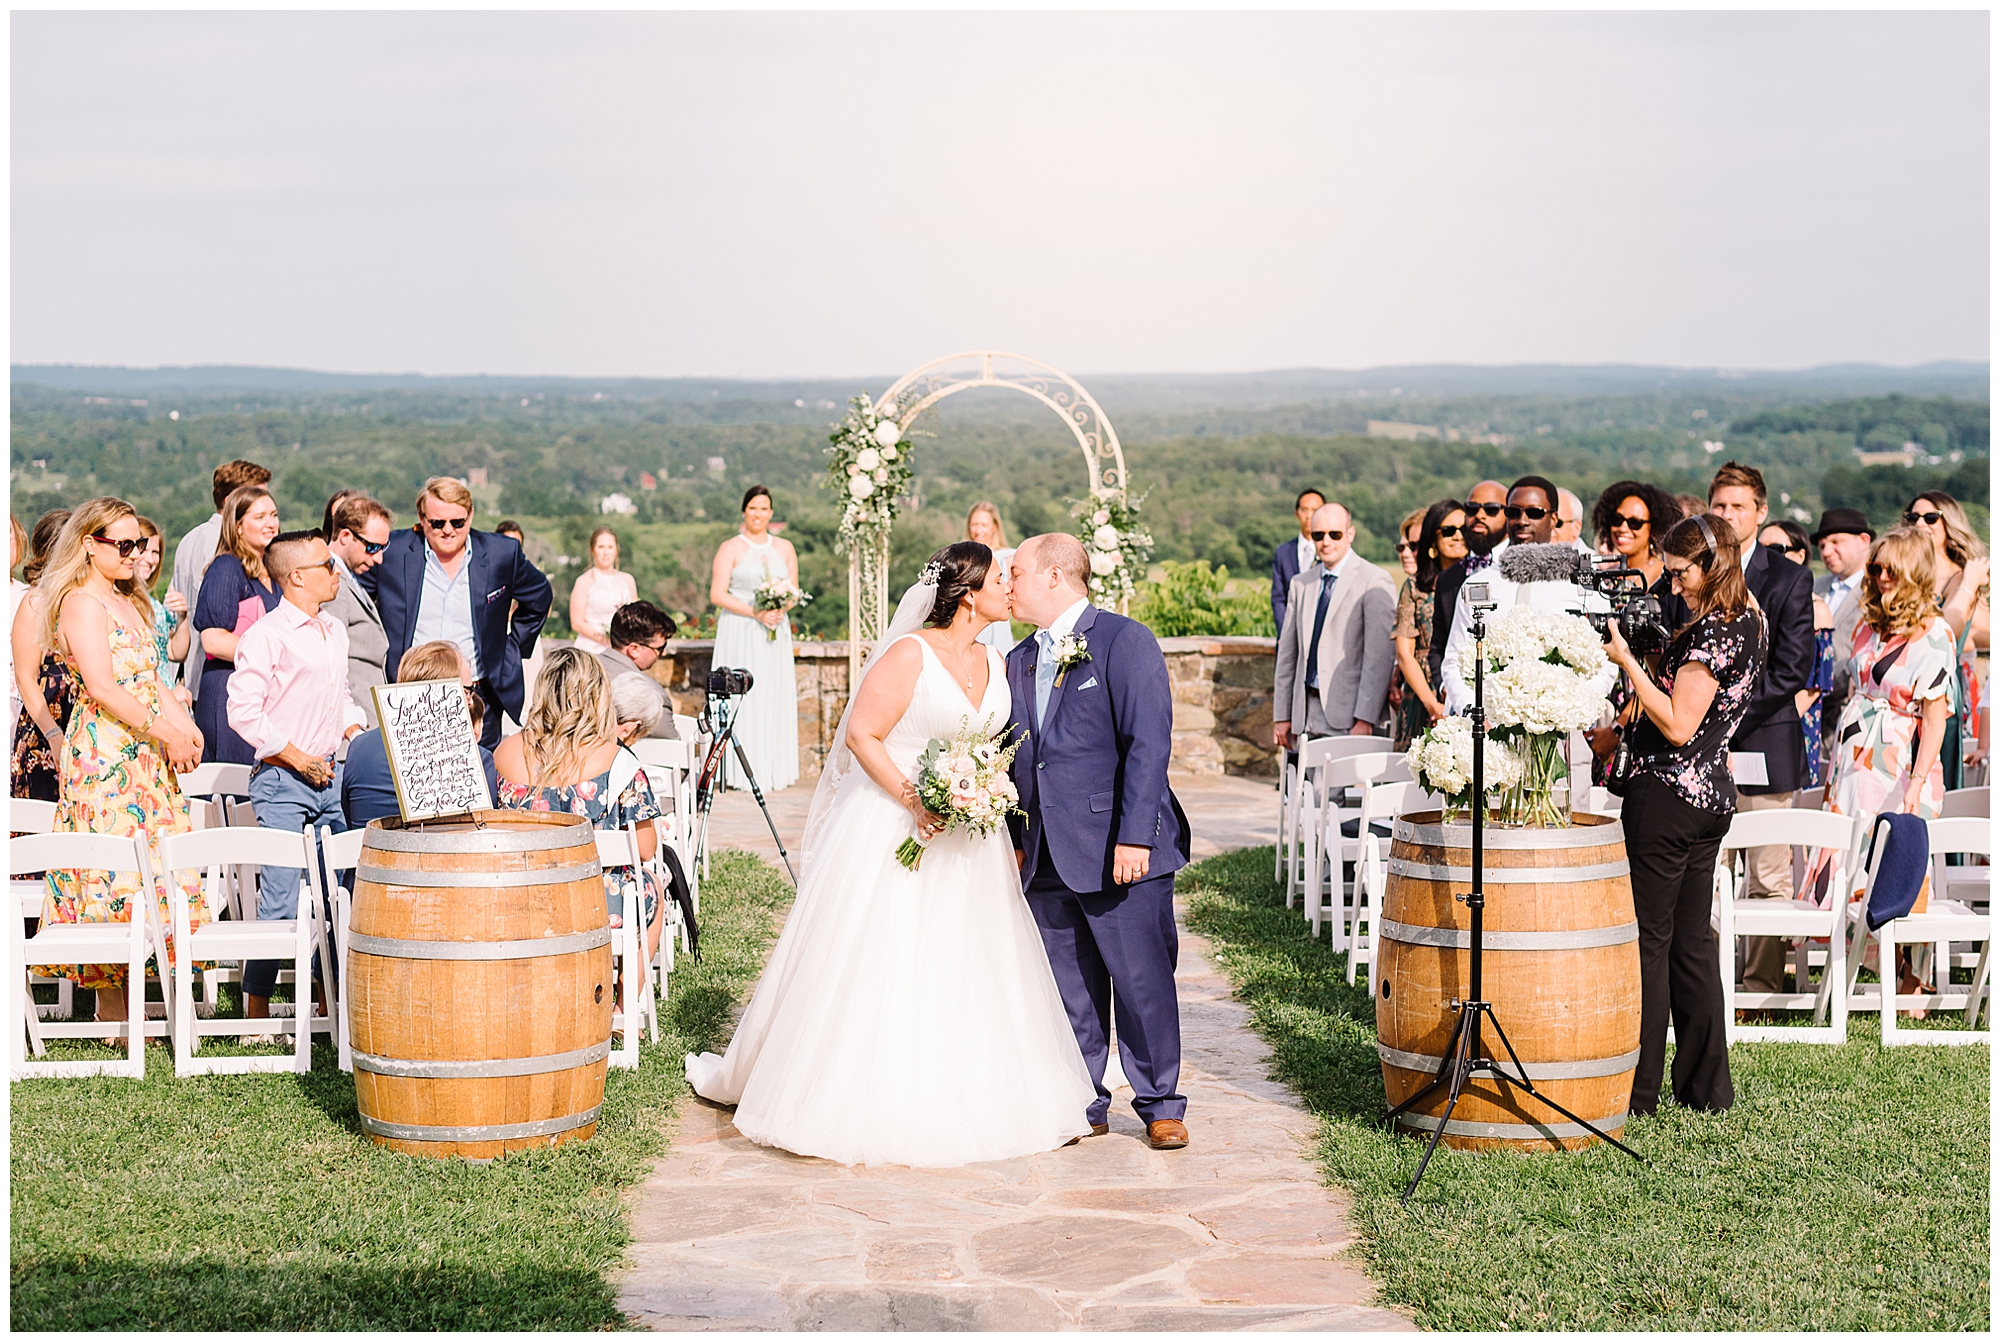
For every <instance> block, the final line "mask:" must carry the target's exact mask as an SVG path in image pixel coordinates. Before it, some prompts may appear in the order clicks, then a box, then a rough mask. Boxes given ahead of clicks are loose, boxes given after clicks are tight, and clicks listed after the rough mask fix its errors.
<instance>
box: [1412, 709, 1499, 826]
mask: <svg viewBox="0 0 2000 1342" xmlns="http://www.w3.org/2000/svg"><path fill="white" fill-rule="evenodd" d="M1408 759H1409V761H1410V777H1412V778H1414V779H1416V780H1417V783H1418V784H1419V785H1420V786H1421V787H1422V788H1423V789H1424V791H1426V792H1435V793H1437V794H1438V795H1439V796H1440V797H1443V798H1444V806H1445V818H1446V819H1447V820H1453V819H1457V818H1458V817H1460V816H1463V815H1464V814H1465V813H1466V812H1468V811H1469V810H1471V809H1472V720H1471V719H1470V718H1443V719H1440V720H1439V721H1437V722H1435V723H1432V724H1431V727H1430V730H1428V731H1426V732H1425V733H1424V734H1423V735H1422V736H1419V737H1418V738H1417V739H1416V740H1414V741H1412V742H1410V752H1409V756H1408ZM1485 782H1486V790H1487V792H1488V794H1489V795H1492V794H1497V793H1502V792H1506V791H1509V790H1511V789H1513V788H1515V787H1518V786H1519V785H1520V782H1521V756H1520V753H1519V752H1518V751H1516V750H1515V749H1514V748H1513V747H1512V746H1510V745H1507V744H1506V743H1505V742H1499V741H1491V740H1489V741H1488V742H1487V743H1486V779H1485Z"/></svg>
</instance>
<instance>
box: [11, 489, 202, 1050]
mask: <svg viewBox="0 0 2000 1342" xmlns="http://www.w3.org/2000/svg"><path fill="white" fill-rule="evenodd" d="M145 544H146V540H145V537H144V535H143V534H141V531H140V528H139V519H138V516H137V515H136V514H135V513H134V512H133V511H132V506H131V505H130V504H128V503H126V502H125V501H124V500H122V499H92V500H90V501H89V502H88V503H85V504H84V505H82V506H81V507H79V508H78V509H77V510H76V511H75V512H74V513H72V514H71V515H70V519H69V521H68V523H67V524H65V525H64V527H63V532H62V537H61V539H59V540H58V541H57V542H56V545H55V549H54V554H53V557H52V558H51V560H50V562H49V566H48V568H47V569H46V570H44V571H43V573H42V578H41V592H42V604H41V620H42V623H41V641H42V645H43V646H44V647H47V648H49V649H51V650H53V651H54V652H55V653H56V654H57V655H58V656H60V657H61V658H62V659H63V661H64V662H65V664H66V665H67V666H68V668H69V671H70V674H71V676H72V677H73V678H74V679H75V681H76V683H77V685H78V686H79V689H78V692H77V697H76V707H75V708H74V709H73V710H72V711H71V713H70V718H69V723H68V730H67V733H66V735H65V738H64V740H63V742H62V749H61V752H60V771H61V791H62V796H61V800H60V801H59V802H58V803H57V804H56V823H55V827H56V829H57V830H60V831H69V832H77V833H86V834H113V835H118V836H121V837H124V836H130V835H132V834H136V833H140V832H142V831H143V832H144V833H145V834H146V836H147V839H148V842H150V843H151V844H153V845H154V848H153V866H154V869H155V870H160V869H161V868H160V854H159V848H158V844H159V841H160V840H161V839H162V838H164V837H166V836H167V835H170V834H180V833H183V832H185V831H186V830H187V829H188V828H189V823H188V806H187V798H186V797H184V796H182V795H181V790H180V785H179V784H178V783H177V782H175V780H174V773H175V771H177V770H187V769H192V768H193V767H194V766H195V765H196V764H198V763H200V761H201V746H202V738H201V732H200V731H199V730H198V729H197V728H196V727H195V724H194V721H193V719H191V718H190V717H189V716H188V714H187V711H186V710H185V709H183V708H182V707H181V705H180V701H179V700H177V699H176V698H175V697H174V696H173V695H172V694H170V693H168V692H167V687H166V685H165V684H164V683H163V682H162V680H161V678H160V657H159V648H158V645H157V644H156V643H155V641H154V638H153V617H152V611H151V610H145V611H143V612H142V611H141V609H140V606H139V604H138V602H137V600H135V598H134V594H133V593H134V584H133V569H134V567H135V563H136V560H137V558H138V552H139V551H140V550H142V549H144V548H145ZM47 880H48V893H47V895H46V897H45V898H44V900H43V905H42V919H43V921H44V922H57V923H82V922H120V923H122V922H129V921H130V920H131V919H132V917H133V916H134V906H135V903H136V900H137V899H138V898H139V878H138V877H137V876H125V877H121V878H118V879H116V880H113V879H109V878H108V877H106V876H102V875H100V876H96V877H94V878H91V879H85V878H84V876H83V874H82V873H79V872H73V871H72V872H52V873H50V874H49V876H48V878H47ZM186 889H187V894H188V903H189V906H190V908H191V910H193V916H194V919H195V922H196V923H197V924H199V923H201V922H205V921H206V920H207V919H206V914H205V911H204V905H203V903H202V895H201V887H200V884H199V882H196V881H189V882H187V883H186ZM155 893H156V898H158V914H159V917H160V920H161V925H162V926H169V925H171V924H170V922H169V920H168V916H167V904H166V900H165V898H164V887H162V888H161V889H160V890H158V891H156V892H155ZM43 972H56V973H61V974H63V975H65V976H67V977H71V978H74V979H75V980H76V981H77V983H78V984H79V985H80V986H82V987H85V988H90V989H93V990H94V991H95V992H96V994H97V1019H99V1020H100V1021H116V1020H122V1019H124V1018H125V970H124V967H123V966H120V965H66V966H62V967H60V968H58V969H56V970H53V971H48V970H45V971H43ZM106 1042H116V1041H106Z"/></svg>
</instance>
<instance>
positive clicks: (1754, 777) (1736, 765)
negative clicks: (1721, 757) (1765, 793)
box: [1729, 750, 1771, 787]
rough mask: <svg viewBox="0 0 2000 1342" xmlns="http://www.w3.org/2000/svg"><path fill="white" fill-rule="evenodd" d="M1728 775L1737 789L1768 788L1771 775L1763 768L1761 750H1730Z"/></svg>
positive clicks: (1762, 753)
mask: <svg viewBox="0 0 2000 1342" xmlns="http://www.w3.org/2000/svg"><path fill="white" fill-rule="evenodd" d="M1729 774H1730V777H1732V778H1734V779H1735V780H1736V786H1738V787H1745V786H1748V787H1769V786H1770V785H1771V775H1770V774H1769V773H1768V772H1766V771H1765V768H1764V752H1763V751H1761V750H1732V751H1730V752H1729Z"/></svg>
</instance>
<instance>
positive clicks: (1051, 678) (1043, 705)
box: [1035, 629, 1056, 731]
mask: <svg viewBox="0 0 2000 1342" xmlns="http://www.w3.org/2000/svg"><path fill="white" fill-rule="evenodd" d="M1035 638H1036V640H1037V641H1038V642H1039V643H1040V645H1041V650H1040V651H1039V652H1037V653H1036V654H1035V730H1036V731H1040V730H1041V729H1042V717H1043V715H1045V714H1046V713H1047V712H1048V711H1049V691H1050V690H1052V689H1054V688H1055V683H1056V658H1055V653H1054V651H1053V648H1054V646H1055V636H1054V635H1053V634H1051V633H1049V631H1048V630H1046V629H1043V630H1039V631H1037V632H1036V634H1035Z"/></svg>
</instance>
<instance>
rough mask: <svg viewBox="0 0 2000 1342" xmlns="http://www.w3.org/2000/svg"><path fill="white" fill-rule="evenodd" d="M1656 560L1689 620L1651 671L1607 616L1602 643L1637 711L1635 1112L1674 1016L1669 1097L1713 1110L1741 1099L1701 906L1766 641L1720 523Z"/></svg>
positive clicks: (1632, 848)
mask: <svg viewBox="0 0 2000 1342" xmlns="http://www.w3.org/2000/svg"><path fill="white" fill-rule="evenodd" d="M1660 558H1661V562H1662V563H1663V564H1664V565H1665V567H1666V573H1667V577H1668V578H1669V579H1670V580H1671V582H1672V584H1673V590H1674V591H1675V592H1676V593H1677V594H1678V595H1679V596H1680V598H1681V599H1682V600H1683V601H1685V602H1686V603H1687V606H1688V610H1689V612H1690V614H1691V615H1692V617H1693V618H1692V619H1691V620H1690V621H1689V623H1688V624H1687V625H1686V626H1684V627H1683V628H1682V629H1681V630H1680V632H1679V633H1677V634H1675V635H1674V638H1673V641H1672V642H1670V643H1669V644H1668V645H1667V647H1666V650H1665V651H1664V652H1662V653H1661V654H1660V658H1659V665H1658V668H1657V678H1656V676H1654V675H1648V674H1647V672H1646V669H1645V668H1644V667H1643V666H1641V665H1640V663H1639V659H1638V658H1637V657H1635V656H1634V655H1633V653H1632V649H1631V647H1630V646H1629V645H1628V644H1627V643H1626V642H1625V639H1624V637H1623V636H1622V635H1621V634H1619V632H1618V627H1617V625H1616V624H1615V623H1614V624H1612V625H1611V627H1610V638H1611V646H1610V648H1609V649H1608V651H1609V653H1610V655H1611V660H1612V661H1613V662H1615V663H1617V664H1618V666H1619V668H1620V669H1621V670H1623V671H1624V672H1625V675H1626V678H1627V679H1628V680H1629V682H1630V683H1631V686H1632V697H1633V698H1634V699H1635V700H1636V701H1637V702H1638V705H1639V709H1640V712H1641V713H1642V714H1643V716H1641V717H1640V718H1639V719H1638V721H1637V722H1636V723H1634V725H1633V728H1632V735H1631V738H1630V748H1631V755H1632V774H1631V778H1630V781H1629V782H1628V784H1627V786H1626V790H1625V807H1624V812H1623V820H1624V826H1625V856H1626V860H1627V861H1628V862H1630V864H1631V867H1632V902H1633V904H1634V906H1635V908H1636V910H1637V913H1638V918H1639V981H1640V1007H1639V1064H1638V1068H1637V1070H1636V1072H1635V1074H1634V1076H1633V1078H1632V1105H1631V1112H1632V1113H1634V1114H1650V1113H1653V1112H1655V1111H1656V1110H1657V1109H1658V1108H1659V1103H1660V1082H1661V1079H1662V1073H1663V1072H1664V1070H1665V1065H1666V1053H1667V1018H1668V1016H1669V1014H1670V1013H1671V1015H1672V1017H1673V1026H1674V1039H1675V1041H1676V1042H1675V1047H1674V1099H1675V1100H1677V1101H1678V1102H1680V1103H1681V1104H1682V1105H1685V1106H1687V1107H1688V1108H1690V1109H1705V1110H1710V1111H1718V1110H1723V1109H1727V1108H1728V1107H1729V1106H1730V1104H1731V1103H1732V1102H1733V1101H1734V1100H1735V1098H1736V1090H1735V1087H1734V1086H1733V1085H1732V1084H1731V1083H1730V1079H1729V1048H1728V1040H1727V1038H1726V1036H1725V1033H1724V1026H1725V1023H1726V1022H1727V1020H1728V1006H1727V1004H1726V1003H1725V1002H1724V1001H1723V996H1722V973H1721V961H1720V959H1719V958H1718V951H1717V946H1716V938H1715V930H1714V929H1713V928H1711V927H1710V926H1709V925H1708V914H1709V907H1710V904H1711V902H1712V897H1713V893H1714V884H1715V860H1716V855H1717V853H1718V852H1719V851H1720V850H1721V847H1722V839H1723V836H1724V835H1725V834H1727V833H1728V832H1729V823H1730V817H1731V816H1732V815H1733V814H1734V813H1735V810H1736V787H1735V783H1734V782H1733V780H1732V779H1731V778H1730V774H1729V738H1730V735H1731V734H1732V733H1734V732H1735V730H1736V727H1737V724H1738V723H1740V722H1742V720H1743V714H1744V711H1745V710H1746V709H1747V708H1748V707H1749V705H1750V696H1751V693H1752V692H1753V691H1754V690H1755V689H1756V688H1757V677H1758V672H1759V670H1760V669H1761V668H1762V666H1763V664H1764V650H1765V647H1766V646H1767V644H1768V641H1769V634H1768V631H1767V630H1766V628H1765V624H1764V616H1763V613H1762V612H1760V611H1759V610H1758V609H1757V605H1756V602H1755V601H1754V600H1753V599H1752V598H1751V595H1750V589H1749V587H1748V586H1747V585H1746V584H1745V583H1744V581H1743V566H1742V563H1741V549H1740V546H1739V542H1738V540H1737V537H1736V533H1735V532H1734V531H1732V530H1731V529H1730V526H1729V524H1728V523H1727V522H1725V521H1723V520H1722V519H1721V518H1719V517H1712V516H1704V515H1700V514H1697V515H1695V516H1693V517H1688V518H1685V519H1683V520H1682V521H1680V522H1678V523H1676V524H1675V525H1674V527H1673V529H1672V530H1671V531H1669V532H1667V534H1666V536H1665V537H1664V538H1663V539H1662V541H1661V542H1660Z"/></svg>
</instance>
